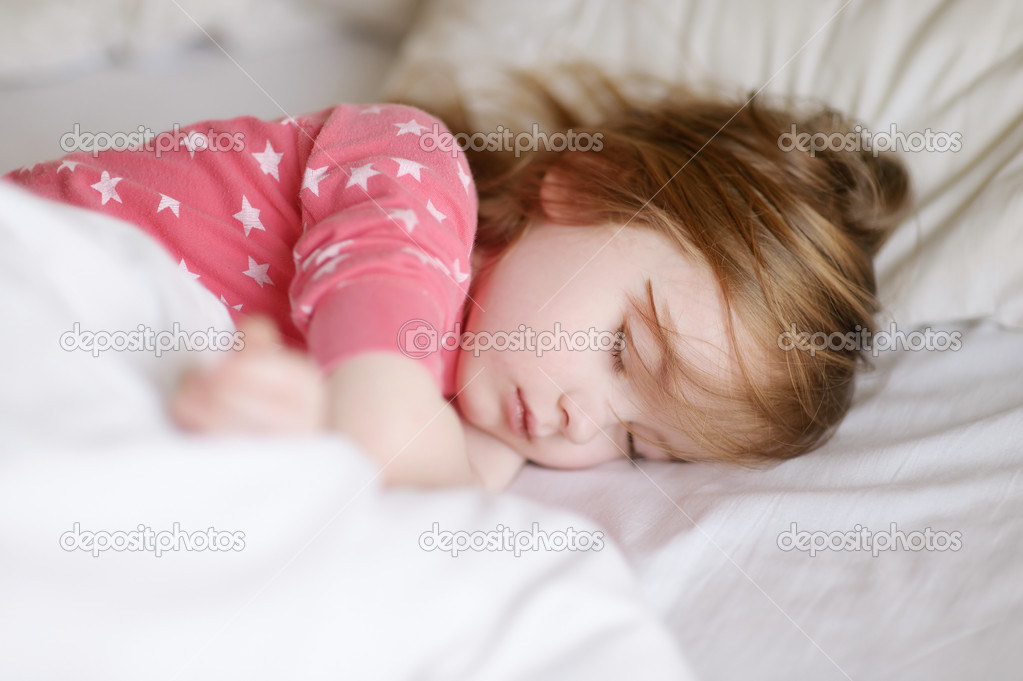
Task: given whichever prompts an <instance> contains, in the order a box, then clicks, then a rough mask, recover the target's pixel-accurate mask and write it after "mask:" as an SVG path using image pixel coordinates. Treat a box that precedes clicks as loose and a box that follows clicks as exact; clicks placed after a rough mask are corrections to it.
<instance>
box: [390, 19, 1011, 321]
mask: <svg viewBox="0 0 1023 681" xmlns="http://www.w3.org/2000/svg"><path fill="white" fill-rule="evenodd" d="M1021 25H1023V5H1020V4H1019V3H1017V2H1015V1H1014V0H995V1H992V2H987V3H984V5H983V8H981V7H979V6H978V5H976V4H975V3H969V2H965V1H960V2H938V1H936V0H932V1H927V2H924V1H921V2H912V3H909V2H879V1H873V2H872V1H869V0H862V1H860V2H844V0H843V1H841V2H840V1H838V0H834V1H832V2H806V1H800V0H772V1H770V2H760V3H751V2H748V0H723V1H715V2H711V1H701V0H644V1H639V2H628V3H625V2H620V1H619V0H560V1H559V2H549V1H547V0H523V1H522V2H515V3H507V2H503V1H502V0H431V1H429V2H427V3H426V4H425V5H424V6H423V8H422V12H421V14H420V16H419V20H418V22H417V25H416V27H415V28H413V31H412V33H411V34H410V35H409V37H408V38H407V40H406V42H405V44H404V45H403V49H402V52H401V54H400V55H399V58H398V60H397V62H396V64H395V66H394V70H393V71H392V73H391V75H390V77H389V79H388V82H387V83H386V85H385V92H386V94H387V95H388V96H389V97H392V98H397V99H413V100H414V101H417V102H420V103H423V104H426V105H431V104H441V103H443V101H444V98H445V97H446V96H448V95H447V93H446V92H445V90H444V88H443V87H440V84H439V82H438V80H437V79H436V78H428V77H425V76H426V75H427V74H428V73H429V72H430V71H434V72H436V71H437V70H438V69H437V67H438V66H442V67H443V68H444V69H447V70H449V71H450V72H451V74H452V75H453V76H454V82H455V85H456V89H457V91H459V92H462V93H465V95H466V97H467V100H468V102H469V108H470V110H473V111H474V112H477V111H479V112H483V113H482V114H480V117H481V119H482V120H484V121H487V122H488V123H487V125H488V128H487V129H489V127H490V126H491V123H490V122H491V121H492V125H493V127H495V128H496V125H497V124H504V125H507V124H508V123H507V122H508V121H509V120H512V119H511V117H510V116H509V115H507V113H508V108H507V107H503V109H502V105H500V104H496V103H495V100H494V98H493V93H492V92H486V91H487V90H488V89H489V90H493V89H495V87H497V89H500V88H502V87H505V85H504V84H500V85H496V83H497V81H495V73H496V71H497V70H498V69H500V68H502V67H517V68H527V69H530V70H534V71H538V72H542V71H543V70H544V69H545V68H546V67H549V66H550V65H551V64H552V63H556V62H566V61H579V60H585V61H588V62H593V63H596V64H597V65H599V66H601V67H603V68H604V69H605V70H606V71H608V72H610V73H612V74H617V75H618V76H619V77H620V78H622V79H623V82H626V83H627V81H626V80H625V78H624V77H625V75H626V74H627V73H629V72H640V73H646V74H650V75H653V76H656V77H659V78H661V79H664V80H667V81H669V82H681V83H686V84H688V85H690V86H693V87H695V88H696V89H697V90H698V91H703V92H710V91H717V92H721V91H723V92H725V93H727V94H733V95H738V96H741V95H743V94H745V93H748V92H750V91H751V90H756V89H759V88H761V87H764V92H765V93H768V94H776V95H783V96H797V97H808V98H814V99H817V100H822V101H824V102H826V103H828V104H830V105H831V106H834V107H836V108H838V109H839V110H842V111H844V112H846V113H848V114H850V115H852V116H853V117H855V118H856V119H857V120H859V121H860V122H861V123H863V124H864V125H865V126H866V127H867V129H868V130H869V131H870V132H871V133H873V134H875V135H876V134H877V133H889V132H892V130H891V126H892V125H895V126H896V129H895V130H896V131H897V132H901V133H903V134H904V135H910V134H911V133H921V134H924V133H926V131H927V130H928V129H929V130H930V131H931V132H932V133H945V134H947V135H949V136H951V135H957V136H958V139H959V141H960V146H961V149H960V150H959V151H957V152H952V151H944V152H939V151H917V152H909V153H903V154H902V158H903V160H904V161H905V162H906V164H907V166H908V167H909V170H910V173H911V175H912V180H913V184H914V196H915V198H916V210H915V211H914V214H913V215H912V216H911V217H910V219H908V220H907V221H906V223H905V224H904V225H903V226H902V227H901V228H900V229H899V230H898V231H897V233H896V234H895V235H894V236H893V238H892V240H891V241H890V242H889V243H888V244H887V245H886V246H885V248H884V249H883V250H882V252H881V254H880V256H879V259H878V273H879V278H880V289H881V298H882V302H883V304H884V305H885V307H886V308H887V312H888V313H889V315H890V316H891V317H893V318H894V320H895V321H896V322H897V323H898V325H899V326H900V327H901V328H904V329H907V330H908V329H909V328H918V327H920V326H924V325H926V324H934V323H941V322H948V321H952V320H959V319H970V318H977V317H993V318H994V319H996V320H997V321H999V322H1001V323H1003V324H1008V325H1014V326H1023V257H1021V255H1023V230H1021V229H1020V224H1019V223H1020V216H1021V213H1023V211H1021V208H1023V198H1021V197H1023V170H1021V166H1023V126H1021V125H1020V117H1019V111H1021V110H1023V31H1021V30H1019V27H1020V26H1021Z"/></svg>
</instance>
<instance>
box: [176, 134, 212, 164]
mask: <svg viewBox="0 0 1023 681" xmlns="http://www.w3.org/2000/svg"><path fill="white" fill-rule="evenodd" d="M182 143H183V144H184V145H185V148H186V149H188V156H189V158H195V150H196V149H198V150H199V151H202V150H203V149H209V148H210V139H209V138H208V137H207V136H206V135H204V134H202V133H201V132H197V131H195V130H193V131H192V132H190V133H188V136H187V137H185V139H184V140H183V141H182Z"/></svg>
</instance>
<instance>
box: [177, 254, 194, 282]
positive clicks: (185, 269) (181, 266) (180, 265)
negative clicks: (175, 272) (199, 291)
mask: <svg viewBox="0 0 1023 681" xmlns="http://www.w3.org/2000/svg"><path fill="white" fill-rule="evenodd" d="M178 269H179V270H181V271H182V272H184V273H185V274H187V275H188V276H189V277H191V278H192V281H195V280H196V279H198V278H199V275H198V274H196V273H195V272H189V271H188V265H186V264H185V259H184V258H182V259H181V262H179V263H178Z"/></svg>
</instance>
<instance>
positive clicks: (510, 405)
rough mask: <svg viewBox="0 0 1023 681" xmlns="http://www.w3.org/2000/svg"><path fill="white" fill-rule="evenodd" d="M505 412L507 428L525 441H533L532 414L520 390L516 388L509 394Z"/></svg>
mask: <svg viewBox="0 0 1023 681" xmlns="http://www.w3.org/2000/svg"><path fill="white" fill-rule="evenodd" d="M505 412H506V415H507V417H508V427H509V428H510V429H511V431H512V432H513V433H514V434H515V435H517V436H519V437H522V438H526V439H527V440H532V439H533V432H532V431H533V428H532V427H531V426H532V425H533V423H532V416H533V415H532V414H531V413H530V412H529V407H528V406H527V405H526V400H525V399H524V398H523V397H522V389H521V388H516V389H515V391H514V392H512V393H510V394H509V396H508V399H507V400H506V403H505Z"/></svg>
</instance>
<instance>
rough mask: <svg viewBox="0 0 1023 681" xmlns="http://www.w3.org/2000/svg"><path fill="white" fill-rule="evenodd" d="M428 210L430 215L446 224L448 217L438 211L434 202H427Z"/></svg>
mask: <svg viewBox="0 0 1023 681" xmlns="http://www.w3.org/2000/svg"><path fill="white" fill-rule="evenodd" d="M426 210H428V211H430V215H432V216H433V217H434V219H436V220H437V222H444V220H445V219H446V218H447V215H444V213H441V212H440V211H439V210H437V207H436V206H434V205H433V201H427V202H426Z"/></svg>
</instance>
